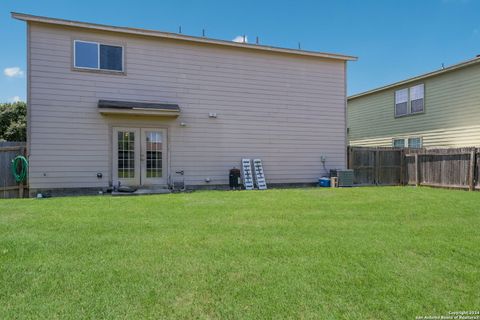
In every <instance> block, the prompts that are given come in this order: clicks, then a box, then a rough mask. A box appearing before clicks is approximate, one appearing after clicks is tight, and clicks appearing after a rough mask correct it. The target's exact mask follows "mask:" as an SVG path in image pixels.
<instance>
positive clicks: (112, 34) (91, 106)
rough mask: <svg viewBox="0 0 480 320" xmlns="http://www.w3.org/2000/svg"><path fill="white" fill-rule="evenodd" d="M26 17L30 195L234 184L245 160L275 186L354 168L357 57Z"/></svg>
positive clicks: (20, 15) (15, 14) (20, 17)
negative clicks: (349, 80)
mask: <svg viewBox="0 0 480 320" xmlns="http://www.w3.org/2000/svg"><path fill="white" fill-rule="evenodd" d="M12 15H13V17H14V18H16V19H19V20H24V21H26V22H27V34H28V46H27V50H28V153H29V160H30V171H29V186H30V190H31V193H35V192H37V191H40V190H41V191H43V190H53V191H54V192H55V191H57V192H69V191H72V192H78V191H79V190H81V191H82V192H88V191H95V190H99V189H103V188H106V187H108V186H112V185H113V186H118V185H119V183H120V184H122V185H133V186H157V185H160V186H166V185H168V184H170V183H171V182H172V180H173V179H179V176H178V174H177V172H179V171H184V178H185V183H186V185H188V186H191V187H209V186H210V187H214V186H221V185H226V184H228V170H229V169H231V168H232V167H237V168H239V167H240V162H241V158H261V159H262V160H263V164H264V169H265V173H266V178H267V183H269V184H270V185H275V184H309V183H314V182H315V181H317V179H318V177H319V176H321V175H323V174H325V167H324V166H323V164H322V162H321V159H322V158H323V157H325V158H326V167H327V168H339V169H342V168H345V166H346V150H345V149H346V63H347V61H349V60H355V58H354V57H351V56H345V55H338V54H329V53H320V52H310V51H302V50H292V49H283V48H274V47H268V46H261V45H255V44H244V43H235V42H231V41H221V40H214V39H209V38H205V37H192V36H186V35H182V34H174V33H165V32H158V31H151V30H143V29H133V28H123V27H113V26H106V25H98V24H91V23H83V22H75V21H67V20H60V19H52V18H46V17H38V16H31V15H25V14H18V13H13V14H12Z"/></svg>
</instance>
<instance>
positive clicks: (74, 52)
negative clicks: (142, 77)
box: [73, 39, 125, 73]
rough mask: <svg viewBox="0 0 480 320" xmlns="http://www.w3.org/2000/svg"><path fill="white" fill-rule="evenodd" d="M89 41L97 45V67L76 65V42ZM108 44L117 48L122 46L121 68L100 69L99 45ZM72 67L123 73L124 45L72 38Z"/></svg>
mask: <svg viewBox="0 0 480 320" xmlns="http://www.w3.org/2000/svg"><path fill="white" fill-rule="evenodd" d="M77 42H80V43H90V44H95V45H97V60H98V61H97V64H98V68H91V67H80V66H77V48H76V43H77ZM102 45H103V46H109V47H117V48H122V70H114V69H102V68H101V64H100V46H102ZM73 68H74V69H84V70H96V71H108V72H118V73H123V72H125V47H124V46H123V45H114V44H106V43H101V42H95V41H86V40H79V39H75V40H73Z"/></svg>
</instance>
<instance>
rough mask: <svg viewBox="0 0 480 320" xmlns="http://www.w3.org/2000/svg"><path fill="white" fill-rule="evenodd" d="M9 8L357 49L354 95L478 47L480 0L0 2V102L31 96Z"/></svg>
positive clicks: (21, 37)
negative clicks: (28, 94)
mask: <svg viewBox="0 0 480 320" xmlns="http://www.w3.org/2000/svg"><path fill="white" fill-rule="evenodd" d="M11 11H15V12H21V13H28V14H34V15H42V16H48V17H54V18H63V19H70V20H79V21H86V22H94V23H101V24H110V25H117V26H128V27H137V28H146V29H154V30H161V31H168V32H178V28H179V26H181V28H182V32H183V33H184V34H188V35H196V36H200V35H201V34H202V29H205V32H206V36H207V37H211V38H217V39H223V40H234V39H237V40H238V39H239V38H238V37H241V36H243V35H246V36H247V39H248V40H249V41H250V42H252V40H253V41H255V38H256V37H257V36H258V37H259V39H260V43H261V44H265V45H273V46H278V47H286V48H297V47H298V43H300V44H301V48H302V49H305V50H312V51H322V52H333V53H342V54H347V55H354V56H357V57H358V58H359V60H358V61H356V62H350V63H349V65H348V74H347V77H348V78H347V79H348V80H347V81H348V94H349V95H351V94H355V93H359V92H363V91H366V90H369V89H373V88H376V87H379V86H382V85H386V84H389V83H392V82H396V81H400V80H403V79H406V78H409V77H412V76H415V75H419V74H422V73H426V72H429V71H433V70H436V69H439V68H441V66H442V64H444V65H445V66H449V65H452V64H455V63H458V62H461V61H464V60H468V59H471V58H473V57H475V56H476V55H477V54H480V0H403V1H393V0H383V1H380V0H377V1H373V0H358V1H357V0H350V1H349V0H336V1H335V0H330V1H323V0H317V1H307V0H305V1H302V0H297V1H284V0H268V1H267V0H264V1H261V0H257V1H254V0H245V1H228V0H223V1H221V0H220V1H209V0H203V1H192V0H181V1H174V0H157V1H153V0H152V1H143V0H136V1H131V0H130V1H127V0H95V1H93V0H81V1H67V0H65V1H60V0H0V48H1V49H0V72H1V74H0V102H7V101H16V100H25V98H26V27H25V23H24V22H22V21H17V20H14V19H12V18H11V17H10V12H11Z"/></svg>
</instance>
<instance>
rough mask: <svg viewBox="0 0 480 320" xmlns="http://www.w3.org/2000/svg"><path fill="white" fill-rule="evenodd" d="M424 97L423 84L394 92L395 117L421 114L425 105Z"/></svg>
mask: <svg viewBox="0 0 480 320" xmlns="http://www.w3.org/2000/svg"><path fill="white" fill-rule="evenodd" d="M424 96H425V86H424V84H419V85H416V86H413V87H410V88H405V89H401V90H397V91H395V117H401V116H406V115H409V114H415V113H422V112H423V111H424V104H425V103H424V101H425V98H424Z"/></svg>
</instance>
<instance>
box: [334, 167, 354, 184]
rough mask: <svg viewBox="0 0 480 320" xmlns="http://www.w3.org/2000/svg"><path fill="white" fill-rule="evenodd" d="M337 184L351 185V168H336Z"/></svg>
mask: <svg viewBox="0 0 480 320" xmlns="http://www.w3.org/2000/svg"><path fill="white" fill-rule="evenodd" d="M337 177H338V186H339V187H353V170H337Z"/></svg>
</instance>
